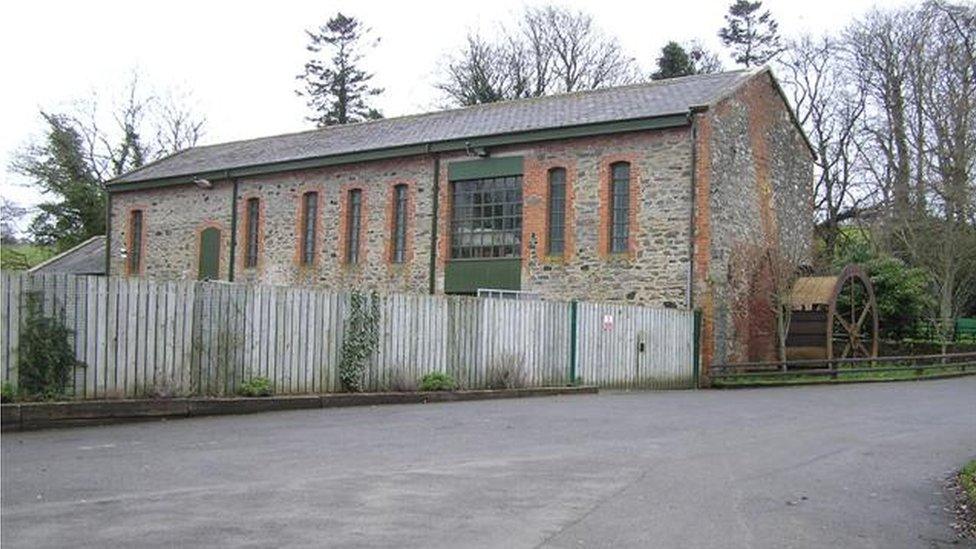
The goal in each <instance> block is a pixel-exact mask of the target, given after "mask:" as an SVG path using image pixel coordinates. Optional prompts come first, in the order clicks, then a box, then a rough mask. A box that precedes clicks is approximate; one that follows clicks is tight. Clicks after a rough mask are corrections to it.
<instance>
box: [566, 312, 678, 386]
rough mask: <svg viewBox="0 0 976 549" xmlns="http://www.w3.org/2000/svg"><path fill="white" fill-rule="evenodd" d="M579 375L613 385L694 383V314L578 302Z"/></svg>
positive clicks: (594, 382)
mask: <svg viewBox="0 0 976 549" xmlns="http://www.w3.org/2000/svg"><path fill="white" fill-rule="evenodd" d="M578 330H579V336H578V337H579V343H578V345H579V347H578V352H579V366H578V371H579V375H580V376H581V377H582V380H583V382H584V383H592V384H596V385H599V386H600V387H610V388H621V389H630V388H686V387H691V386H692V385H693V383H694V372H693V369H694V314H693V313H692V312H691V311H679V310H676V309H652V308H648V307H639V306H635V305H621V304H616V303H580V304H579V328H578Z"/></svg>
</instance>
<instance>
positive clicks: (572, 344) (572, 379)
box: [569, 301, 579, 385]
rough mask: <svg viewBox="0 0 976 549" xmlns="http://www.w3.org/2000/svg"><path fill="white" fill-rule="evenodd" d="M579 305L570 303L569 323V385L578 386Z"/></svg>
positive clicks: (574, 302) (573, 302)
mask: <svg viewBox="0 0 976 549" xmlns="http://www.w3.org/2000/svg"><path fill="white" fill-rule="evenodd" d="M578 306H579V303H577V302H576V301H571V302H570V303H569V322H570V324H572V326H571V327H570V330H569V383H570V385H576V337H577V336H576V331H577V329H578V326H577V322H576V309H577V307H578Z"/></svg>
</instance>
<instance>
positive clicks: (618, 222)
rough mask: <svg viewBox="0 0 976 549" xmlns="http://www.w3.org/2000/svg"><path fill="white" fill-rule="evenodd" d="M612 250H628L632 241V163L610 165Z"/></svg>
mask: <svg viewBox="0 0 976 549" xmlns="http://www.w3.org/2000/svg"><path fill="white" fill-rule="evenodd" d="M610 170H611V174H612V175H611V181H610V192H611V200H610V208H611V212H610V213H611V219H610V251H611V252H613V253H620V252H626V251H627V249H628V246H629V243H630V164H627V163H626V162H618V163H616V164H614V165H612V166H611V167H610Z"/></svg>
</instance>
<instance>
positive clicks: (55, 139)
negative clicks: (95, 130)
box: [12, 112, 105, 250]
mask: <svg viewBox="0 0 976 549" xmlns="http://www.w3.org/2000/svg"><path fill="white" fill-rule="evenodd" d="M41 116H42V117H43V118H44V121H45V122H46V123H47V126H48V127H47V132H46V136H45V139H44V141H43V143H42V144H38V145H33V146H31V147H29V148H28V149H27V150H26V151H25V152H23V153H22V154H21V155H20V156H19V157H18V158H17V159H16V160H15V161H14V163H13V166H12V167H13V169H14V171H16V172H18V173H20V174H22V175H25V176H27V177H29V178H30V179H31V183H32V184H33V185H35V186H36V187H37V188H38V189H40V190H41V192H42V193H44V194H45V195H48V196H54V197H56V198H57V200H55V201H48V202H44V203H43V204H40V205H38V206H37V208H38V210H39V213H38V215H37V216H36V217H35V218H34V220H33V221H32V222H31V225H30V229H29V231H30V234H31V235H32V236H33V237H34V240H35V241H36V242H37V243H38V244H43V245H55V246H56V247H57V248H58V249H60V250H64V249H67V248H70V247H71V246H74V245H75V244H78V243H80V242H82V241H84V240H87V239H88V238H91V237H93V236H96V235H100V234H105V190H104V188H103V187H102V183H101V181H100V180H99V178H98V177H97V176H96V175H95V173H94V170H93V169H92V166H91V164H90V163H89V161H88V159H87V158H86V156H85V152H84V142H83V140H82V136H81V134H80V133H79V131H78V130H77V129H76V128H75V125H74V124H73V123H72V121H71V119H69V118H68V117H66V116H63V115H57V114H47V113H44V112H42V113H41Z"/></svg>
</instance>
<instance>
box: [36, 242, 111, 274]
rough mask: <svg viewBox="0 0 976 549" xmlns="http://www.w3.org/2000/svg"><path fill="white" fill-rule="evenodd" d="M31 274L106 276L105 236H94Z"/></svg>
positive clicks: (40, 266) (40, 265) (53, 258)
mask: <svg viewBox="0 0 976 549" xmlns="http://www.w3.org/2000/svg"><path fill="white" fill-rule="evenodd" d="M28 272H29V273H31V274H55V273H66V274H76V275H104V274H105V236H104V235H100V236H93V237H91V238H89V239H88V240H86V241H84V242H82V243H81V244H78V245H77V246H75V247H74V248H71V249H69V250H66V251H64V252H62V253H60V254H58V255H56V256H54V257H52V258H51V259H48V260H47V261H45V262H43V263H40V264H38V265H35V266H34V267H32V268H31V269H30V270H28Z"/></svg>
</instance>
